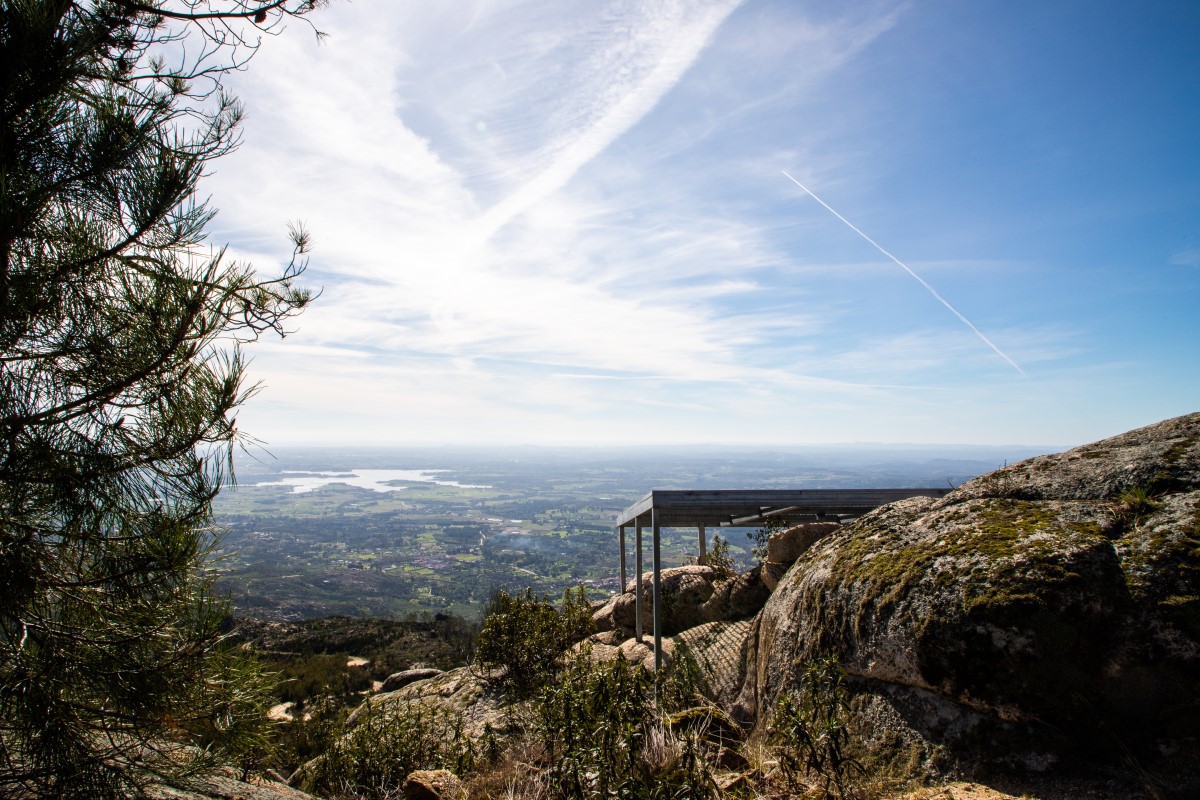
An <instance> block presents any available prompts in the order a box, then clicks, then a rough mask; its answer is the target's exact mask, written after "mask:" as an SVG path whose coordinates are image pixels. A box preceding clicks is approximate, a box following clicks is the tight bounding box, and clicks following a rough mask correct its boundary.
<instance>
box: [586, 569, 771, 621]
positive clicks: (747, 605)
mask: <svg viewBox="0 0 1200 800" xmlns="http://www.w3.org/2000/svg"><path fill="white" fill-rule="evenodd" d="M661 577H662V609H661V612H662V626H663V631H662V632H663V635H664V636H673V635H675V634H677V633H679V632H681V631H686V630H688V629H689V628H694V627H696V626H697V625H704V624H706V623H709V622H715V621H718V620H737V619H745V618H748V617H751V616H753V615H754V614H756V613H757V612H758V611H759V609H761V608H762V606H763V603H765V602H766V600H767V597H768V595H769V594H770V589H768V588H767V586H766V585H765V584H764V583H763V581H762V577H761V575H760V570H759V568H757V567H756V568H755V569H753V570H751V571H750V572H747V573H743V574H741V575H727V574H725V573H722V572H720V571H718V570H716V569H714V568H712V567H709V566H698V565H696V564H689V565H686V566H682V567H672V568H670V569H664V570H663V571H662V576H661ZM653 579H654V575H653V573H651V572H647V573H645V574H644V575H643V576H642V581H643V585H642V630H643V632H644V633H645V634H646V635H647V636H650V635H651V634H652V633H653V629H654V618H653V602H652V600H653V596H654V590H653ZM636 602H637V582H636V579H635V580H630V581H629V584H628V586H626V590H625V592H623V593H622V594H618V595H615V596H613V597H611V598H609V600H607V601H606V602H605V603H603V604H602V605H600V606H599V607H598V608H597V609H596V611H595V612H593V614H592V620H593V622H595V624H596V629H597V630H599V631H604V632H613V633H615V634H616V635H617V636H618V638H620V639H627V638H629V637H631V636H633V635H634V631H635V622H636V620H637V611H636Z"/></svg>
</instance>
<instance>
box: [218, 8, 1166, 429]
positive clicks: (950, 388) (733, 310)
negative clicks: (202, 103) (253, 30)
mask: <svg viewBox="0 0 1200 800" xmlns="http://www.w3.org/2000/svg"><path fill="white" fill-rule="evenodd" d="M912 8H913V7H910V6H908V5H907V4H903V3H891V2H878V3H876V2H870V3H855V4H849V5H847V6H845V7H843V6H837V7H836V8H835V7H829V8H825V9H823V10H815V9H808V8H806V7H801V6H799V5H797V4H793V3H753V4H751V3H742V2H740V0H719V1H714V0H645V1H644V2H640V1H638V0H607V1H606V2H600V3H582V2H579V3H575V2H566V3H563V2H550V0H461V1H459V2H447V3H437V4H423V5H422V4H393V3H385V2H373V3H367V2H360V3H353V4H334V5H333V6H332V7H331V8H330V9H329V12H328V13H327V14H326V15H324V16H323V17H322V18H321V20H320V23H321V27H322V28H323V29H326V30H328V31H329V33H330V34H331V39H330V40H329V42H328V44H326V45H324V46H321V47H314V46H313V45H312V43H311V42H310V41H309V40H308V39H307V38H306V37H305V36H303V34H301V33H300V32H299V31H293V32H290V33H289V34H288V35H286V36H284V37H281V38H279V39H276V40H273V41H271V42H268V43H267V44H266V45H265V46H264V47H263V49H262V51H261V53H260V54H259V56H258V57H257V58H256V59H255V61H254V62H253V64H252V65H251V67H250V69H249V70H248V71H247V72H246V73H244V74H242V75H239V76H237V80H236V83H235V85H234V86H233V88H234V89H235V91H237V92H238V93H239V94H240V95H241V96H242V97H243V98H244V99H245V101H246V104H247V107H248V109H249V114H250V117H249V121H248V124H247V128H246V136H245V145H244V146H243V148H242V149H241V150H240V151H239V152H238V153H236V154H235V155H234V156H232V157H230V158H228V159H225V160H223V161H222V162H221V163H220V164H218V172H217V174H216V175H214V176H213V177H212V179H211V180H210V181H209V182H208V184H207V187H206V188H207V189H208V190H209V191H211V192H212V193H213V194H214V199H215V204H216V205H217V206H218V207H220V208H221V209H222V214H221V216H220V217H219V218H218V223H217V229H216V230H215V234H216V236H217V237H219V238H221V239H224V240H229V241H231V242H233V244H234V247H235V249H236V250H237V252H238V253H240V254H243V255H247V256H251V257H253V259H254V261H255V263H258V264H260V265H262V266H263V268H264V269H265V270H269V268H270V265H271V262H272V260H274V261H275V262H281V261H282V260H283V254H285V253H286V252H287V251H286V244H285V241H284V237H283V231H284V226H285V224H286V222H287V221H289V220H292V219H296V218H302V219H304V220H305V221H306V222H307V223H308V226H309V228H310V229H311V230H312V232H313V236H314V241H315V245H316V249H315V252H314V256H313V268H312V272H311V274H310V279H311V280H312V281H313V282H314V283H316V284H318V285H321V286H323V287H324V294H323V295H322V297H321V299H320V301H319V302H318V303H317V304H315V305H314V306H313V307H312V308H311V309H310V310H308V311H306V312H305V314H304V315H303V317H302V318H301V320H300V322H299V325H300V331H299V333H298V334H297V335H296V336H294V337H290V338H289V339H288V340H287V341H285V342H283V343H282V344H276V343H264V344H263V345H262V346H260V347H258V348H256V351H257V357H256V358H257V361H256V363H255V369H254V373H255V375H256V376H258V377H261V378H263V379H264V381H265V382H266V384H267V389H266V390H264V393H263V395H262V398H261V400H262V403H261V405H257V406H255V408H257V409H261V410H258V411H256V410H255V409H253V408H252V409H248V414H249V416H247V417H246V420H247V425H249V424H250V422H254V421H257V422H258V423H259V424H260V425H263V426H265V433H266V435H267V436H268V438H278V437H280V436H281V435H283V436H284V437H285V438H294V437H293V435H292V434H291V433H287V432H286V431H285V430H284V428H283V422H281V420H287V419H289V415H294V416H295V417H296V418H298V419H302V420H305V421H307V425H308V431H309V436H310V438H311V436H316V435H318V433H319V435H320V436H324V437H328V438H331V439H336V438H337V437H338V436H339V435H343V434H344V435H346V436H349V435H350V433H348V432H354V431H356V432H358V434H356V435H359V436H366V437H368V438H372V437H373V436H375V435H378V436H380V437H382V438H383V439H391V440H407V441H412V440H415V439H423V440H427V441H433V440H437V439H438V438H439V437H441V438H456V439H464V440H470V439H472V437H474V438H483V439H487V438H496V437H497V436H500V435H501V434H500V433H498V431H500V430H501V429H502V430H503V431H504V434H503V436H510V437H511V438H513V439H514V440H519V439H521V438H522V437H526V438H530V437H532V438H536V439H538V440H547V439H551V438H555V437H562V438H563V439H564V440H569V441H578V440H596V441H605V440H606V437H611V436H612V435H613V433H612V432H613V431H618V430H619V431H622V435H626V436H628V437H629V438H637V437H638V436H643V435H644V436H657V437H659V438H662V437H666V438H672V439H676V440H680V439H688V438H699V439H709V440H716V439H719V438H724V439H729V440H741V441H745V440H751V439H753V438H755V436H756V435H763V436H765V435H767V434H766V433H765V431H767V430H768V426H769V421H770V420H774V422H775V424H776V425H780V426H782V428H781V430H783V431H784V432H785V433H786V434H787V435H789V436H792V437H793V438H798V439H804V438H814V437H813V435H812V430H813V428H812V425H816V424H818V423H820V424H824V425H828V426H841V428H842V429H844V428H845V426H846V425H847V424H859V420H860V419H861V417H862V416H863V415H862V414H861V413H858V412H857V411H856V409H858V410H861V409H863V408H867V407H886V408H888V409H896V410H897V411H896V412H895V413H900V411H901V410H904V409H909V410H913V409H916V411H914V412H913V413H917V414H919V415H928V417H929V419H932V420H936V418H937V413H936V412H933V411H930V410H929V407H930V406H936V404H937V403H939V402H943V401H944V399H945V398H946V396H947V395H954V396H971V397H974V395H973V394H972V392H973V391H974V388H973V387H975V386H977V385H979V384H981V383H986V384H987V385H988V386H989V387H993V394H994V395H995V396H997V397H999V396H1000V395H1002V394H1003V391H1000V390H995V389H994V387H995V386H997V385H1000V384H1002V383H1003V378H1002V377H1000V376H999V375H998V373H1000V372H1002V371H1003V369H1004V365H1003V364H999V367H1000V369H997V368H996V367H997V364H992V363H984V364H982V365H981V363H980V362H981V361H987V360H988V354H987V353H986V351H985V353H984V359H981V358H980V352H979V351H980V350H981V348H980V347H979V344H978V341H975V342H974V344H972V341H971V337H970V335H967V336H963V335H962V334H963V331H962V330H961V326H959V325H958V324H957V323H956V322H955V321H954V320H949V321H947V320H945V319H941V318H940V317H942V316H949V315H930V314H928V313H927V310H926V309H924V307H921V308H917V309H915V310H914V308H912V307H909V306H908V305H906V304H904V303H902V302H900V300H899V297H900V292H901V290H900V289H897V288H896V284H897V283H907V284H909V285H908V286H906V287H903V289H904V290H911V291H912V292H914V293H919V292H920V290H919V289H917V288H916V287H915V286H913V285H911V281H908V280H907V278H905V277H904V276H897V275H896V274H895V273H896V272H897V271H896V270H895V269H894V268H893V267H891V266H890V265H889V264H888V262H885V261H883V260H882V259H880V258H879V257H878V256H877V254H876V253H874V252H869V253H868V252H864V250H863V249H856V248H855V247H851V246H848V245H847V244H846V241H845V240H846V239H847V238H848V237H846V236H845V231H844V230H843V231H842V233H841V234H839V235H836V236H834V235H831V234H830V232H829V226H828V224H827V221H826V220H818V219H817V218H816V216H815V214H814V215H812V216H806V215H803V214H796V213H795V195H794V189H789V188H788V186H787V185H783V186H781V185H780V184H781V183H783V181H782V180H781V179H780V177H779V168H780V165H783V164H801V165H803V170H804V171H803V174H804V175H806V176H815V177H816V178H817V179H819V180H820V181H821V185H823V186H839V187H842V186H844V187H846V188H847V190H852V191H854V192H858V193H860V195H861V193H866V192H870V191H871V187H872V186H874V185H875V183H874V181H875V176H874V175H873V174H872V172H871V169H870V168H869V156H870V153H871V142H870V141H869V140H866V139H864V137H863V136H862V135H859V134H858V133H857V131H858V130H859V127H858V126H861V125H862V123H863V116H864V114H865V113H866V112H864V111H862V110H861V109H860V108H859V107H858V106H857V105H856V104H855V103H854V102H852V101H850V100H848V99H847V96H846V94H845V92H846V86H847V85H848V83H849V84H850V85H852V84H853V79H854V77H855V71H856V70H857V69H859V68H860V67H861V64H862V61H863V59H864V58H865V56H866V55H867V54H869V53H870V52H871V51H872V48H875V47H877V46H879V45H880V43H886V41H887V38H888V36H889V35H891V34H892V33H893V32H894V31H895V30H897V29H898V28H900V27H902V25H903V23H904V21H905V19H906V18H907V16H908V15H910V14H911V13H913V11H912ZM293 34H294V35H293ZM882 127H885V126H883V125H882V124H881V128H882ZM796 174H801V173H796ZM856 219H857V215H856ZM863 224H864V227H868V226H867V223H866V221H864V222H863ZM870 229H871V230H872V231H873V230H875V228H874V227H873V226H871V227H870ZM881 237H882V235H881ZM889 241H890V239H889ZM855 244H856V245H857V246H859V247H861V243H855ZM897 252H900V250H899V249H897ZM904 252H906V253H908V252H910V251H908V250H905V251H904ZM912 252H913V258H912V261H911V263H912V264H913V266H914V267H915V268H918V269H919V270H920V271H921V272H922V273H923V274H931V275H932V273H930V272H929V270H933V269H936V270H938V272H937V275H936V280H934V282H935V283H937V285H938V286H939V287H941V286H943V285H944V282H945V285H946V286H947V296H951V297H955V298H956V300H957V298H958V297H959V295H958V294H955V293H954V292H952V291H950V289H949V286H952V285H954V284H955V282H957V283H958V285H960V286H961V285H962V284H963V283H964V282H967V281H968V279H970V280H976V281H979V282H981V283H984V282H988V281H991V282H993V283H996V284H999V283H1000V282H1001V281H1002V277H1003V274H1004V273H1005V272H1006V271H1009V270H1010V269H1012V262H1011V261H1008V260H1006V256H1004V255H999V254H994V253H991V252H987V251H984V250H980V251H978V252H965V253H962V252H953V253H951V252H941V251H937V250H936V249H934V248H927V249H926V250H924V251H912ZM271 253H275V254H277V255H276V256H275V257H274V258H273V259H272V257H271V256H270V255H269V254H271ZM1186 255H1187V254H1184V256H1186ZM1180 257H1183V256H1180ZM980 265H986V266H987V267H988V269H986V270H984V269H980V268H979V266H980ZM904 297H905V298H907V295H904ZM924 299H925V300H926V301H927V299H928V298H924ZM911 305H912V306H916V305H917V304H915V303H913V304H911ZM981 305H984V306H986V303H976V304H975V305H971V304H970V303H963V304H962V305H961V307H962V308H963V309H964V311H965V312H966V313H968V314H969V315H970V316H971V317H972V318H973V319H978V320H979V322H980V327H981V329H986V330H987V331H989V334H994V335H995V337H996V341H1002V342H1003V343H1004V351H1003V352H1001V351H1000V349H999V348H998V347H996V346H995V345H992V347H993V348H995V349H996V351H997V352H998V353H1000V354H1001V355H1002V356H1003V355H1004V353H1011V354H1012V356H1013V357H1012V359H1009V361H1010V363H1013V364H1014V365H1015V364H1016V363H1039V362H1041V363H1047V362H1049V361H1053V360H1055V359H1061V358H1063V357H1064V354H1069V353H1071V352H1073V351H1072V350H1071V348H1072V347H1078V346H1079V345H1078V343H1077V342H1074V341H1072V340H1071V336H1072V335H1073V332H1074V331H1073V329H1072V328H1071V326H1069V325H1065V324H1064V325H1063V326H1061V327H1055V326H1053V325H1047V324H1045V323H1037V324H1035V322H1034V321H1032V320H1015V321H1009V320H1007V319H1006V318H1005V317H1004V315H1003V314H1002V313H999V312H997V313H996V314H994V315H992V316H991V317H989V318H987V321H986V322H985V321H984V318H982V317H980V316H978V313H979V312H978V311H977V309H978V308H979V307H980V306H981ZM991 310H992V309H991V308H988V311H991ZM884 312H886V313H884ZM964 319H965V318H964ZM974 330H975V332H976V333H978V330H979V329H974ZM980 336H981V337H982V334H980ZM1064 343H1065V344H1064ZM989 344H990V341H989ZM1068 357H1069V356H1068ZM1005 358H1007V356H1005ZM991 360H992V361H995V359H991ZM1008 379H1009V380H1012V376H1011V370H1010V375H1009V376H1008ZM1004 391H1007V389H1005V390H1004ZM872 404H877V406H873V405H872ZM800 407H803V409H804V414H805V415H809V417H810V418H809V424H807V425H805V424H801V423H800V422H798V421H793V420H792V419H791V418H792V417H796V416H798V412H797V409H798V408H800ZM331 409H336V412H331ZM671 409H675V410H676V412H677V413H674V414H672V412H671ZM891 413H892V412H891V411H889V415H890V414H891ZM256 414H257V415H259V416H258V417H257V419H255V415H256ZM759 416H763V417H764V418H769V419H764V420H763V421H761V422H760V421H759V420H758V417H759ZM883 416H888V415H883ZM322 420H325V422H322ZM784 420H787V422H786V423H785V422H784ZM846 420H852V422H850V423H847V422H846ZM326 425H327V426H328V427H327V428H326V427H323V426H326ZM878 425H879V427H880V429H881V430H882V428H883V425H884V421H883V420H882V419H880V420H879V421H878ZM718 430H719V431H720V434H719V435H718V434H717V431H718ZM370 431H374V432H375V433H374V434H370V433H365V432H370ZM756 431H757V432H758V433H757V434H756V433H755V432H756ZM281 432H282V433H281ZM339 432H341V433H339ZM439 432H440V433H439ZM806 432H807V434H808V435H806ZM781 435H783V434H781ZM829 435H831V436H832V435H833V434H829ZM299 436H300V438H304V436H305V434H303V433H301V434H299ZM837 438H843V439H844V438H847V437H846V436H841V437H837ZM850 438H857V437H850Z"/></svg>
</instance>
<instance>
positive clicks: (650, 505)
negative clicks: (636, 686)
mask: <svg viewBox="0 0 1200 800" xmlns="http://www.w3.org/2000/svg"><path fill="white" fill-rule="evenodd" d="M949 491H950V489H716V490H681V489H654V490H652V491H651V492H650V493H649V494H647V495H646V496H645V497H643V498H642V499H641V500H639V501H637V502H636V503H634V504H633V505H631V506H630V507H629V508H627V509H625V510H624V511H623V512H622V513H621V516H620V517H619V518H618V519H617V530H618V531H619V532H620V537H619V538H620V542H621V591H625V586H626V576H625V529H626V528H629V527H632V528H633V529H634V542H635V545H634V569H635V571H636V572H637V587H636V590H635V594H634V603H635V605H634V617H635V620H636V621H635V623H634V625H635V627H636V636H637V640H638V641H639V642H640V641H641V640H642V529H643V528H645V527H649V528H650V529H651V530H652V531H653V536H652V539H651V542H652V546H653V595H652V605H653V621H654V665H655V668H656V669H657V668H660V667H662V617H661V616H660V614H659V596H660V594H661V591H662V576H661V573H662V561H661V555H660V548H659V531H660V529H662V528H692V527H694V528H696V529H697V530H698V532H699V542H700V554H699V558H698V560H697V561H698V563H700V564H704V563H705V561H706V559H707V553H706V548H707V542H706V536H707V529H708V528H710V527H714V528H715V527H729V528H753V527H757V526H759V525H762V524H764V523H765V522H767V521H768V520H779V521H781V522H783V523H785V524H799V523H801V522H812V521H830V522H841V521H842V520H846V519H852V518H854V517H859V516H862V515H863V514H865V513H867V512H868V511H870V510H872V509H874V508H878V507H879V506H882V505H886V504H888V503H893V502H895V501H897V500H905V499H907V498H909V497H942V496H943V495H945V494H946V493H947V492H949Z"/></svg>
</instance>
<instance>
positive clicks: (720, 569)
mask: <svg viewBox="0 0 1200 800" xmlns="http://www.w3.org/2000/svg"><path fill="white" fill-rule="evenodd" d="M704 562H705V564H707V565H708V566H710V567H712V568H713V570H714V571H716V573H717V574H718V575H720V576H721V577H724V578H728V577H729V576H731V575H733V574H735V573H736V572H737V565H736V564H735V563H734V561H733V556H731V555H730V554H729V541H728V540H727V539H725V538H724V537H722V536H721V534H719V533H714V534H713V538H712V544H711V545H709V547H708V554H707V555H706V556H705V559H704Z"/></svg>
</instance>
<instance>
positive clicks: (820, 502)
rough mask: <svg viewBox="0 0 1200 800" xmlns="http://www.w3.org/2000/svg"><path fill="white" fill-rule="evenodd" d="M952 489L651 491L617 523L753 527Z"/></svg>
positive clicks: (860, 510)
mask: <svg viewBox="0 0 1200 800" xmlns="http://www.w3.org/2000/svg"><path fill="white" fill-rule="evenodd" d="M949 491H950V489H929V488H914V489H654V490H652V491H651V492H649V493H648V494H647V495H646V496H645V497H643V498H642V499H641V500H639V501H637V502H636V503H634V504H633V505H631V506H630V507H629V508H627V509H625V511H623V512H622V513H621V516H620V517H619V518H618V519H617V526H618V527H620V526H631V525H634V524H635V523H636V522H638V521H640V522H641V523H642V525H643V526H647V525H649V524H651V511H653V512H654V522H656V523H657V524H658V525H659V526H660V527H666V528H672V527H676V528H682V527H697V526H700V525H704V526H705V527H710V526H711V527H718V526H728V527H756V526H758V525H761V524H763V522H764V521H765V520H767V519H781V520H782V521H783V522H786V523H795V522H804V521H809V520H814V519H830V520H837V519H842V518H850V517H858V516H862V515H863V514H865V513H867V512H868V511H870V510H871V509H873V508H878V507H879V506H882V505H885V504H887V503H892V502H895V501H897V500H904V499H906V498H909V497H942V496H943V495H945V494H946V493H947V492H949Z"/></svg>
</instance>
